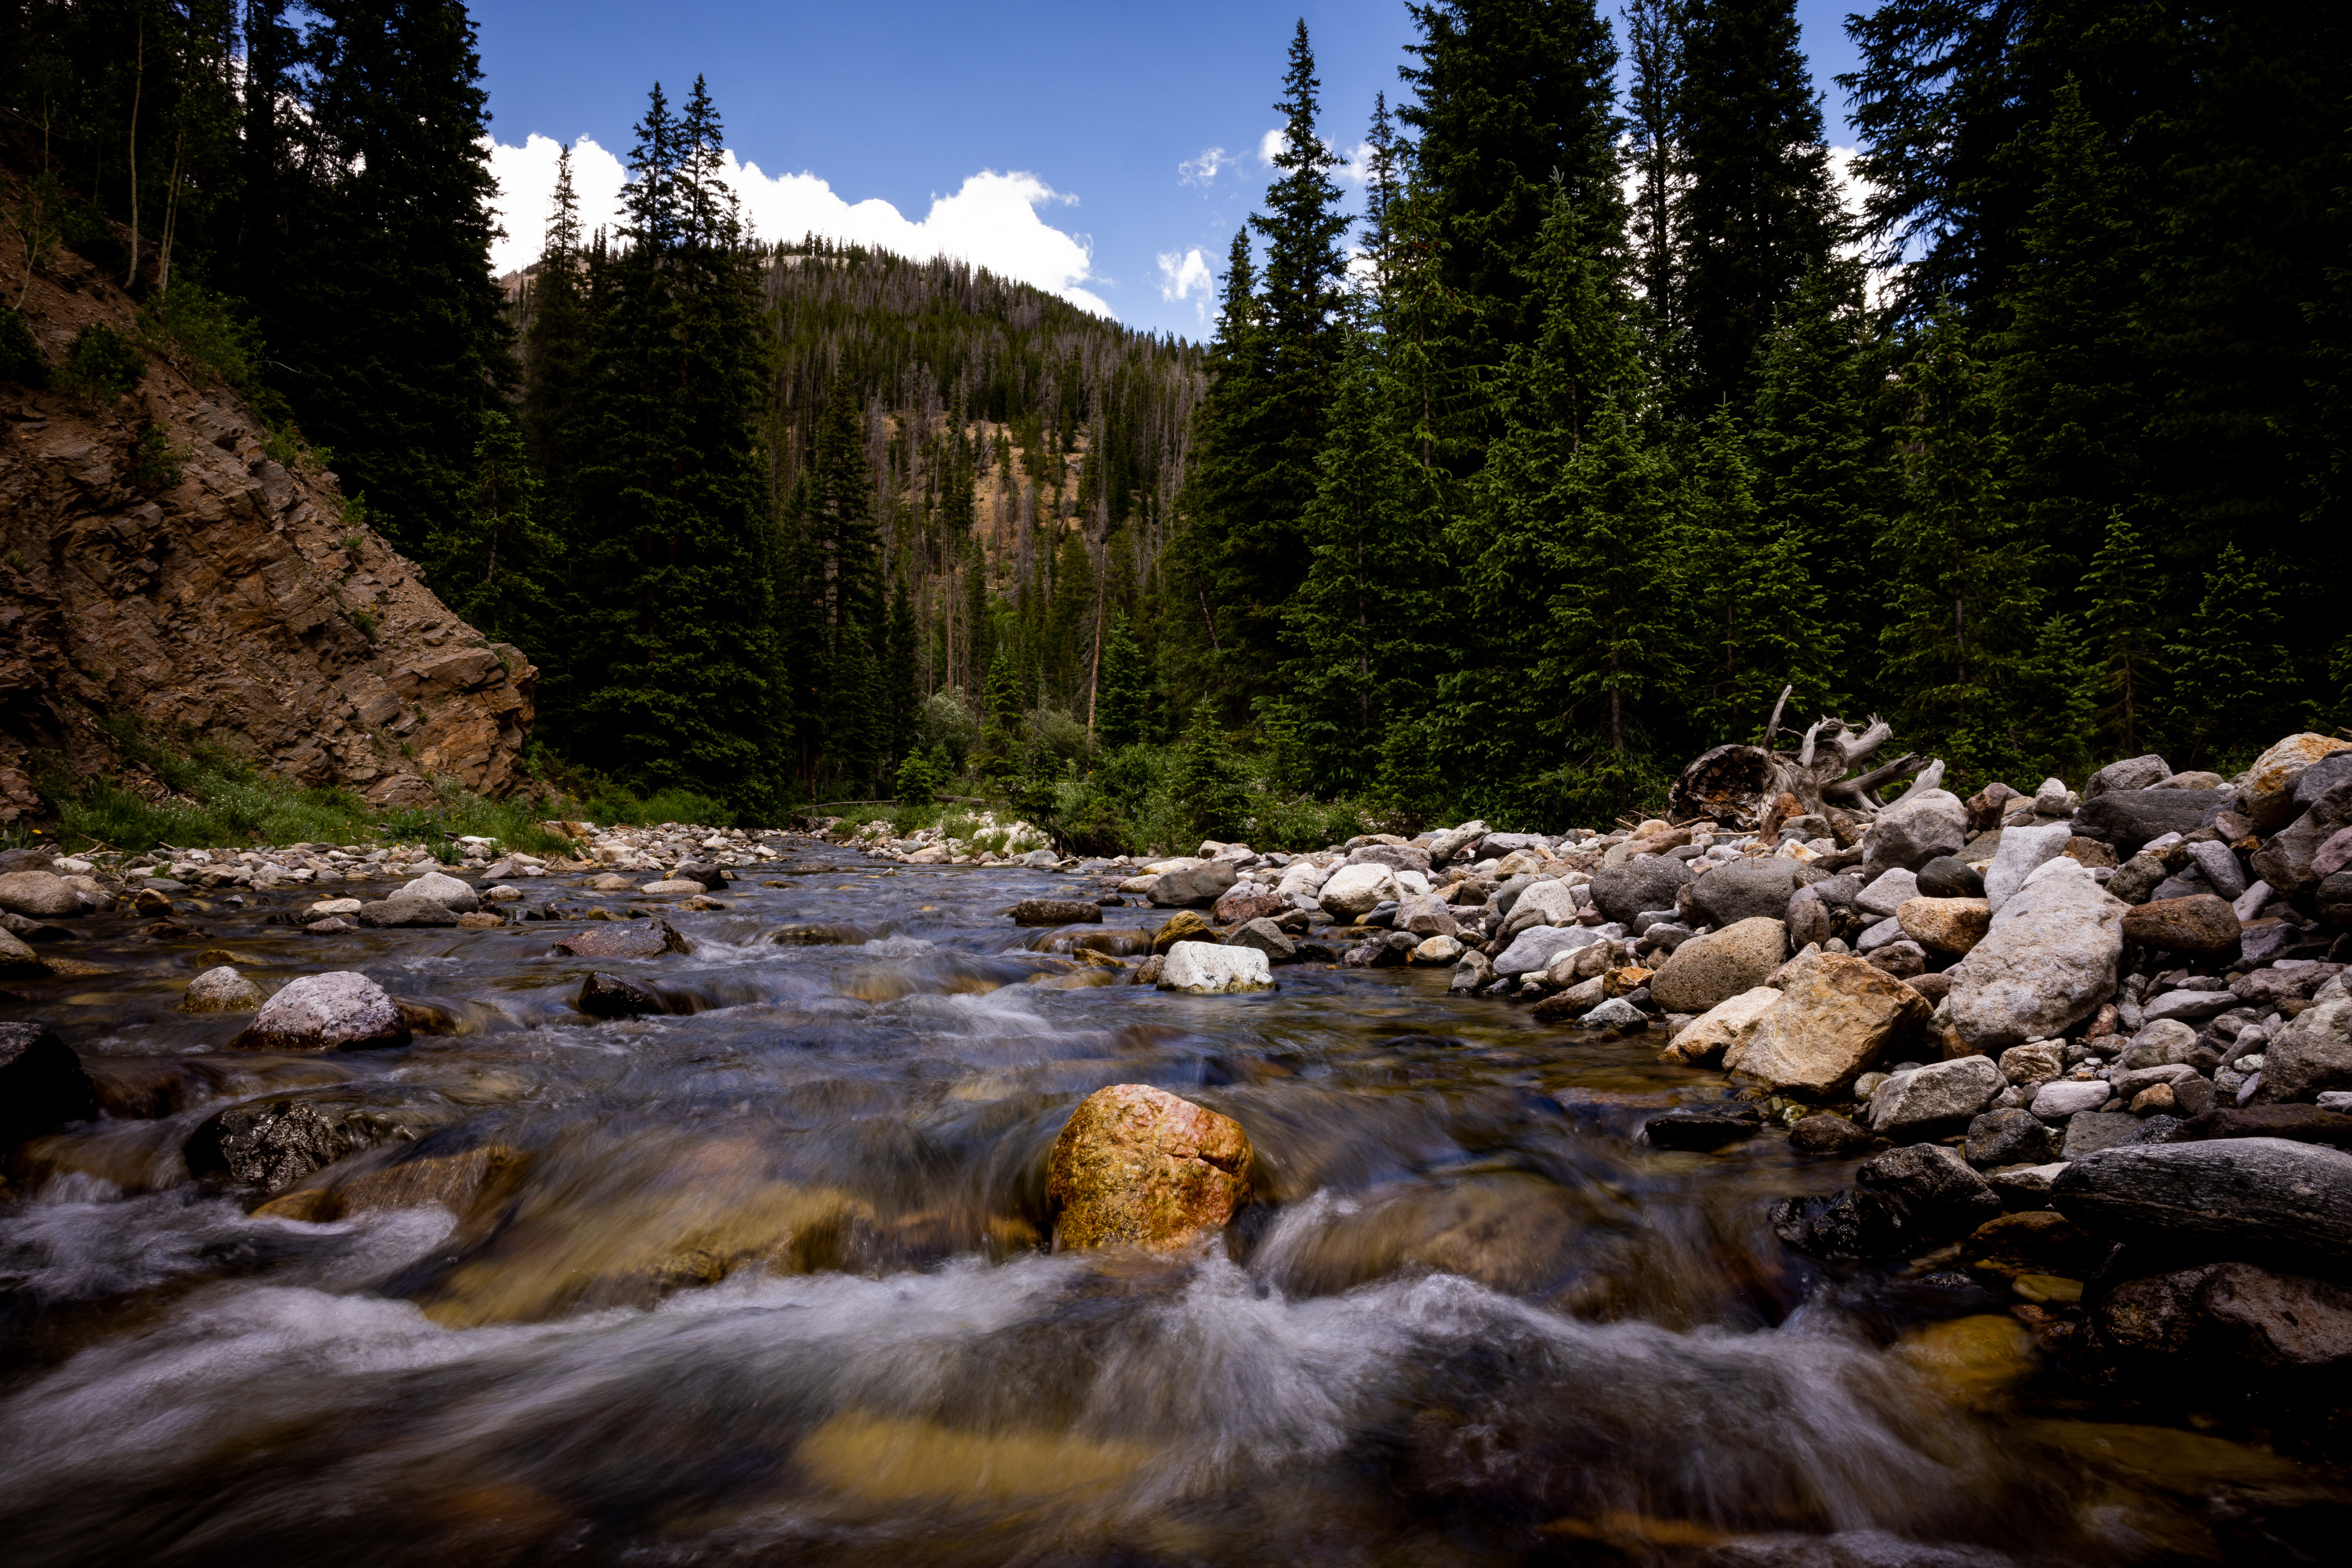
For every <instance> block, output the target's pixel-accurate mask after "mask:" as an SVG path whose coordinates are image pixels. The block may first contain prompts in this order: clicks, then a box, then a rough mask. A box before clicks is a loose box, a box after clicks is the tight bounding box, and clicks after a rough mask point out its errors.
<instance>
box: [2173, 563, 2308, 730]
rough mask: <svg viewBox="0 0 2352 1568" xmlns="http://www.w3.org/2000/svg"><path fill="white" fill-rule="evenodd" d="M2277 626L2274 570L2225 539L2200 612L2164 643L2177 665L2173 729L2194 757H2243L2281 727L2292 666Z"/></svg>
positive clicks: (2207, 576)
mask: <svg viewBox="0 0 2352 1568" xmlns="http://www.w3.org/2000/svg"><path fill="white" fill-rule="evenodd" d="M2279 628H2280V616H2279V613H2278V595H2277V594H2276V592H2275V591H2274V590H2273V588H2272V587H2271V574H2269V573H2268V572H2265V571H2263V570H2262V569H2260V568H2258V567H2257V566H2256V565H2255V564H2254V563H2252V561H2249V560H2248V559H2247V558H2246V555H2245V553H2244V552H2242V551H2241V550H2239V548H2238V547H2237V546H2236V545H2234V544H2225V545H2223V546H2222V547H2221V554H2220V555H2218V556H2216V557H2215V558H2214V561H2213V565H2212V569H2211V570H2210V571H2209V572H2208V573H2206V574H2205V593H2204V595H2203V597H2202V598H2200V600H2199V601H2198V604H2197V613H2196V614H2195V615H2194V616H2191V617H2190V619H2189V625H2188V626H2186V627H2184V628H2183V630H2182V633H2181V636H2180V638H2179V641H2177V642H2175V643H2174V644H2173V645H2172V647H2170V648H2169V649H2168V650H2167V651H2168V654H2169V656H2170V658H2171V662H2172V666H2173V668H2175V669H2176V670H2178V671H2179V681H2178V683H2177V684H2176V686H2175V687H2174V699H2173V707H2172V712H2171V715H2170V718H2171V730H2172V734H2173V738H2174V739H2175V741H2176V742H2179V743H2183V744H2184V745H2185V748H2186V750H2187V752H2188V757H2189V763H2190V765H2192V766H2195V765H2198V764H2200V763H2201V764H2203V765H2205V766H2208V767H2214V768H2217V769H2219V768H2221V767H2222V766H2224V765H2227V764H2236V765H2242V764H2243V763H2246V762H2249V761H2251V760H2252V756H2253V752H2254V751H2255V750H2256V749H2258V748H2259V747H2260V746H2261V745H2262V744H2263V743H2264V742H2267V741H2269V740H2270V739H2271V738H2272V737H2273V735H2275V734H2276V733H2277V727H2278V724H2279V722H2280V718H2281V715H2280V713H2279V709H2280V707H2281V703H2280V701H2279V699H2280V697H2281V695H2282V692H2283V689H2284V687H2285V685H2286V683H2287V678H2288V674H2289V671H2290V670H2291V669H2292V668H2293V667H2292V666H2291V665H2290V664H2289V662H2288V659H2287V653H2286V649H2285V648H2284V647H2281V646H2280V645H2279Z"/></svg>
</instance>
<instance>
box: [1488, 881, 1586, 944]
mask: <svg viewBox="0 0 2352 1568" xmlns="http://www.w3.org/2000/svg"><path fill="white" fill-rule="evenodd" d="M1576 909H1577V904H1576V889H1574V888H1572V887H1570V886H1569V884H1567V883H1566V882H1555V881H1545V882H1535V883H1530V884H1529V885H1528V886H1527V887H1525V888H1522V889H1519V896H1518V898H1517V899H1516V900H1513V902H1512V904H1511V912H1510V915H1509V917H1508V918H1507V919H1506V920H1505V921H1503V935H1504V936H1506V937H1514V936H1517V935H1518V934H1519V932H1521V931H1526V930H1527V929H1528V927H1529V926H1564V925H1574V924H1575V923H1576Z"/></svg>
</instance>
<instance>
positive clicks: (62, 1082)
mask: <svg viewBox="0 0 2352 1568" xmlns="http://www.w3.org/2000/svg"><path fill="white" fill-rule="evenodd" d="M97 1114H98V1089H97V1088H96V1086H95V1085H93V1084H92V1083H91V1082H90V1080H89V1073H88V1072H86V1071H84V1070H83V1068H82V1065H81V1058H79V1056H76V1055H75V1054H74V1052H73V1050H72V1048H71V1047H68V1046H67V1045H66V1044H65V1042H64V1041H62V1040H60V1039H58V1037H57V1036H56V1035H55V1034H53V1033H51V1032H50V1030H49V1027H48V1026H47V1025H46V1024H35V1023H0V1147H5V1146H6V1145H8V1144H12V1143H15V1142H17V1141H18V1140H20V1139H23V1138H27V1137H30V1136H31V1135H33V1134H34V1133H37V1132H47V1131H49V1130H50V1129H52V1128H55V1127H62V1126H64V1125H65V1124H66V1123H67V1122H68V1121H89V1119H90V1118H91V1117H94V1116H96V1115H97Z"/></svg>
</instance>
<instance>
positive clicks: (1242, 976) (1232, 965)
mask: <svg viewBox="0 0 2352 1568" xmlns="http://www.w3.org/2000/svg"><path fill="white" fill-rule="evenodd" d="M1273 989H1274V971H1273V970H1272V969H1271V968H1269V967H1268V966H1267V963H1266V955H1265V952H1263V951H1261V950H1260V949H1258V948H1256V947H1228V946H1224V945H1222V944H1220V943H1217V942H1177V943H1175V944H1174V945H1173V946H1171V948H1169V950H1168V961H1167V963H1165V964H1163V965H1162V966H1161V968H1160V990H1162V991H1186V992H1190V993H1192V994H1194V995H1201V996H1205V995H1216V994H1223V993H1225V992H1231V991H1271V990H1273Z"/></svg>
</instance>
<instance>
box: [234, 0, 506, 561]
mask: <svg viewBox="0 0 2352 1568" xmlns="http://www.w3.org/2000/svg"><path fill="white" fill-rule="evenodd" d="M308 9H309V10H310V12H311V13H312V14H313V15H314V16H317V18H318V22H317V23H316V25H314V26H312V27H311V28H310V31H309V33H308V35H307V37H306V40H305V43H304V47H303V51H302V54H301V57H300V61H299V64H300V68H301V73H302V76H303V79H304V84H305V85H306V86H307V89H308V90H307V92H305V93H304V95H303V97H302V99H301V102H302V105H303V113H302V115H301V116H300V121H301V126H300V130H299V135H300V136H301V138H302V139H303V140H304V142H307V144H308V150H309V153H310V156H309V159H308V160H307V161H306V162H307V169H306V173H309V174H311V175H312V176H313V178H314V179H315V181H316V184H314V185H313V186H312V187H311V188H310V190H309V191H308V192H307V194H306V195H304V196H303V197H302V198H301V199H300V200H299V202H298V203H289V209H290V210H289V215H288V216H287V217H286V219H285V229H284V232H283V233H282V236H281V237H280V239H279V242H278V244H279V254H278V256H277V257H276V258H274V259H273V261H272V263H271V266H270V285H271V286H270V288H269V289H268V290H267V291H266V292H264V293H262V294H260V295H259V296H258V297H257V299H256V300H255V302H256V304H257V305H258V306H259V307H260V308H261V331H262V335H263V338H264V339H265V341H267V342H268V344H269V348H270V355H271V358H272V359H274V360H276V361H278V363H281V364H282V365H284V366H285V367H286V371H285V373H284V375H283V384H284V386H285V389H286V395H287V397H288V399H289V402H290V403H291V404H292V405H293V408H294V412H295V416H296V417H297V418H298V420H299V422H300V424H301V426H302V429H303V432H304V434H305V435H307V436H308V437H310V439H311V440H312V441H315V442H318V443H320V444H322V445H324V446H326V447H331V448H332V450H333V453H334V462H335V466H336V470H337V472H338V473H340V474H341V477H342V482H343V485H344V488H345V489H346V490H347V491H349V492H352V493H356V494H362V495H364V496H365V497H366V498H367V502H368V508H369V514H370V516H371V518H372V519H373V521H375V522H376V524H377V526H379V527H380V528H382V529H383V531H385V532H386V533H387V534H388V535H390V536H391V538H392V539H393V540H394V542H398V543H402V544H404V545H406V546H408V547H410V548H412V549H415V548H417V547H419V546H421V545H422V543H423V542H424V540H425V536H426V535H427V534H428V533H430V532H431V531H433V530H434V529H435V528H436V527H440V528H446V527H449V526H451V525H453V524H455V523H456V522H457V519H458V516H459V514H460V512H461V510H463V507H464V504H465V496H466V492H467V487H468V484H469V482H470V469H471V466H472V459H473V452H474V443H475V439H476V437H477V435H478V431H479V427H480V419H481V415H482V412H483V410H484V409H486V408H488V407H490V406H491V405H493V404H495V403H496V402H497V401H498V397H499V393H498V390H497V389H498V387H499V384H500V383H502V382H504V381H506V380H508V379H509V378H510V375H511V363H510V360H511V350H510V348H509V342H508V332H507V329H506V324H505V319H504V316H503V315H502V313H501V310H500V301H499V290H498V286H497V285H496V284H495V283H494V282H492V281H491V278H490V270H489V245H490V239H491V237H492V233H493V227H494V226H493V223H492V220H491V216H490V210H489V203H490V199H491V197H492V195H494V194H495V191H496V185H495V183H494V182H493V181H492V179H491V178H490V172H489V164H488V156H487V154H486V153H485V151H484V149H485V148H486V147H487V146H488V100H487V97H486V95H485V94H484V92H483V89H482V87H481V74H482V73H481V67H480V61H479V57H478V54H477V53H476V51H475V47H474V25H473V23H472V21H471V20H470V19H469V18H468V17H467V15H466V7H465V5H463V4H462V3H461V0H317V3H316V4H314V5H310V6H309V7H308ZM273 47H275V46H273ZM289 74H291V73H289ZM273 179H276V180H279V181H282V180H283V176H282V175H273Z"/></svg>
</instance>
